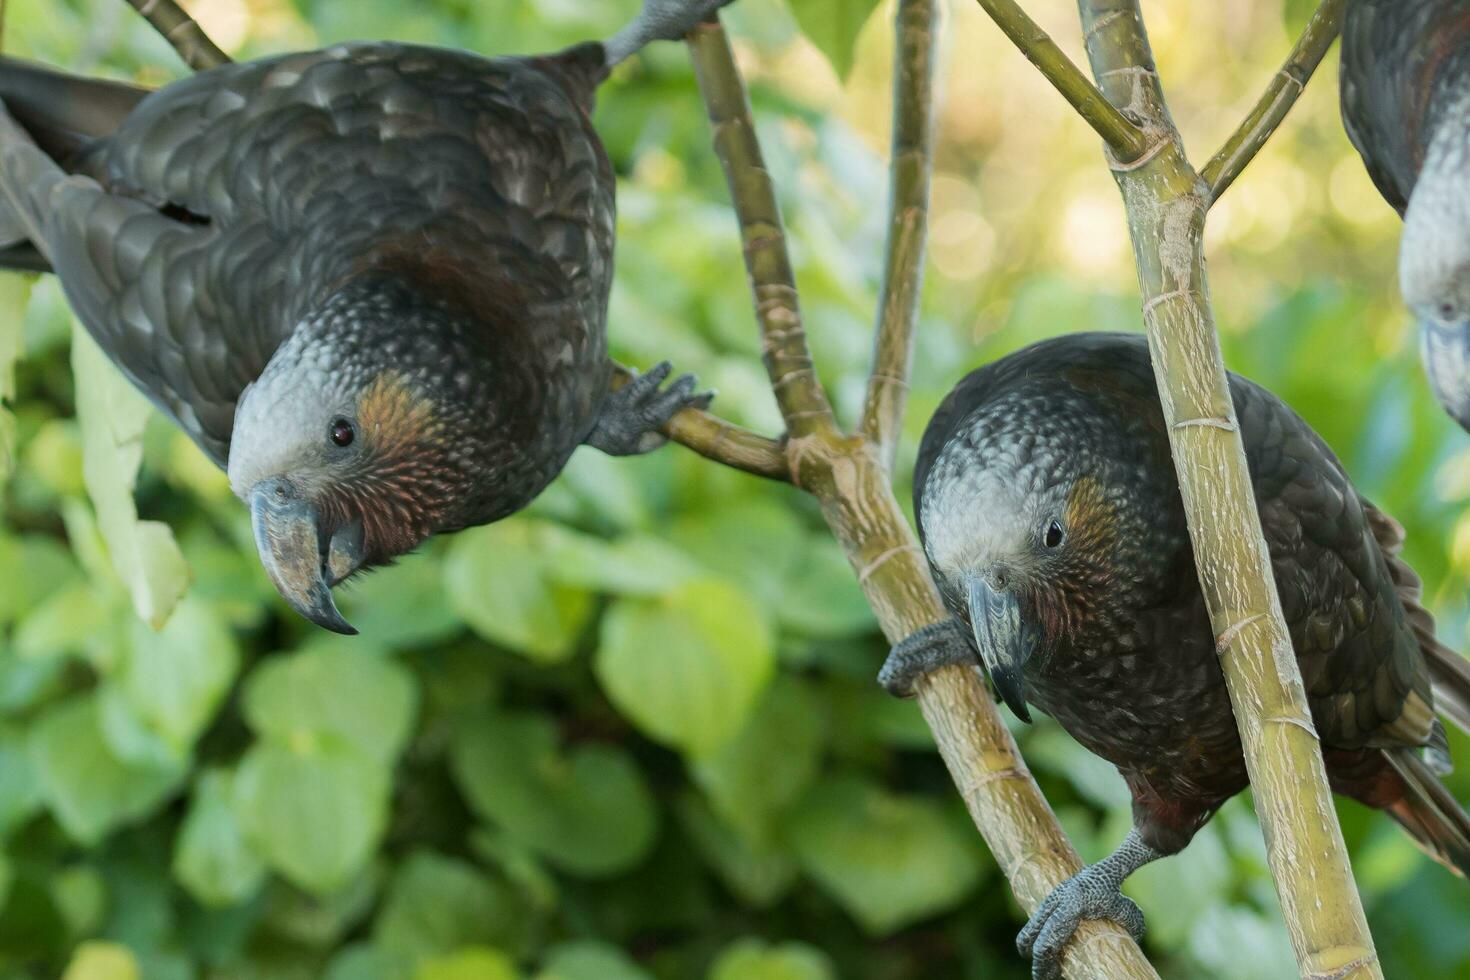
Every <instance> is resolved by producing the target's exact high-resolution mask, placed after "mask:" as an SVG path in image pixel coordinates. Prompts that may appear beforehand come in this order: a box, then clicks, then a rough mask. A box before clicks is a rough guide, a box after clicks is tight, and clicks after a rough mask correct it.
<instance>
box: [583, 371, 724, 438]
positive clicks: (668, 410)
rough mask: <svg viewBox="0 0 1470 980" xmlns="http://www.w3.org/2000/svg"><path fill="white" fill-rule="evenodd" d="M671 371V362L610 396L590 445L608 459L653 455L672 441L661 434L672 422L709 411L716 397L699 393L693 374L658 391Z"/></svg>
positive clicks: (643, 375)
mask: <svg viewBox="0 0 1470 980" xmlns="http://www.w3.org/2000/svg"><path fill="white" fill-rule="evenodd" d="M672 370H673V368H672V367H670V366H669V362H668V361H661V362H659V363H658V364H656V365H654V366H653V368H652V369H650V370H649V372H648V373H647V374H639V375H635V377H634V378H633V380H632V381H629V382H628V383H627V384H625V385H624V386H623V387H621V388H619V389H618V390H617V391H614V392H612V393H610V394H609V395H608V396H607V398H606V400H604V401H603V403H602V412H601V414H599V415H598V416H597V422H596V424H594V425H593V427H592V432H591V434H589V435H588V436H587V439H586V442H587V445H589V446H595V447H596V448H598V449H601V450H602V451H603V452H605V453H607V454H608V455H609V456H637V455H639V454H640V453H646V452H652V451H653V450H655V449H657V448H658V447H660V446H662V445H663V444H664V443H666V442H668V441H669V437H668V436H666V435H664V434H663V433H662V432H660V431H659V430H660V429H662V428H663V427H664V426H665V425H667V424H668V421H669V419H671V418H673V417H674V416H675V415H677V414H679V413H680V412H682V411H683V410H684V409H686V408H708V407H709V403H710V399H712V398H713V397H714V393H713V392H708V391H701V392H696V391H695V390H694V385H695V384H696V382H695V380H694V375H692V374H681V375H680V376H679V377H677V378H675V379H674V383H673V384H671V385H669V386H668V387H667V388H660V387H659V386H660V385H662V384H663V383H664V380H665V379H666V378H668V376H669V373H670V372H671V371H672Z"/></svg>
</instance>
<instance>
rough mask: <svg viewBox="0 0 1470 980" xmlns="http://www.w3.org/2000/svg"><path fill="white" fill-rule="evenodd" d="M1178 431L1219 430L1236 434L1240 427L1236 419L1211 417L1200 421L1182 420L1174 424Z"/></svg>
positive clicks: (1199, 419)
mask: <svg viewBox="0 0 1470 980" xmlns="http://www.w3.org/2000/svg"><path fill="white" fill-rule="evenodd" d="M1174 428H1176V429H1219V430H1221V431H1222V432H1234V431H1235V430H1236V429H1238V428H1240V426H1238V425H1236V424H1235V420H1234V419H1227V418H1221V417H1220V416H1218V415H1211V416H1207V417H1205V418H1198V419H1180V420H1179V421H1178V422H1175V423H1174Z"/></svg>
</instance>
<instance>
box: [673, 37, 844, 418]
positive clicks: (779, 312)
mask: <svg viewBox="0 0 1470 980" xmlns="http://www.w3.org/2000/svg"><path fill="white" fill-rule="evenodd" d="M688 42H689V56H690V59H691V60H692V61H693V63H694V75H695V78H696V79H698V81H699V90H700V92H701V94H702V95H703V96H704V103H705V106H706V107H707V108H708V110H709V120H710V127H711V129H712V130H713V131H714V145H715V153H716V154H717V155H718V156H719V158H720V161H721V163H722V164H723V165H724V168H725V178H726V180H727V181H728V182H729V185H730V198H731V200H732V201H733V203H734V205H735V214H736V217H737V218H738V219H739V221H740V237H741V242H742V245H743V246H744V252H745V269H746V272H747V273H748V275H749V277H750V288H751V293H752V294H753V295H754V298H755V309H756V317H757V318H758V319H759V321H760V330H761V341H762V344H761V347H762V351H761V357H762V360H764V361H765V365H766V372H767V373H768V374H769V375H770V377H771V388H772V390H773V391H774V392H775V394H776V404H777V405H779V406H780V408H781V416H782V418H784V419H785V420H786V429H787V431H788V432H789V433H790V434H791V436H792V438H800V437H802V436H807V435H813V434H824V435H826V434H831V433H835V432H836V431H837V422H836V420H835V419H834V418H833V415H832V406H831V404H830V403H829V402H828V400H827V393H826V392H825V391H823V390H822V385H821V382H820V381H818V380H817V373H816V370H815V368H814V367H813V366H812V355H811V352H810V351H809V350H808V349H807V343H806V329H805V328H804V327H803V326H802V320H801V307H800V303H799V301H798V298H797V293H796V277H795V274H794V273H793V272H792V271H791V257H790V255H789V254H788V253H787V250H786V230H785V226H784V223H783V222H782V219H781V208H780V205H779V204H778V203H777V202H776V189H775V186H774V185H773V184H772V183H771V174H770V171H768V170H767V169H766V163H765V160H764V158H763V157H762V155H761V147H760V141H759V139H758V138H757V137H756V132H755V121H754V119H752V117H751V114H750V100H749V99H748V98H746V94H745V85H744V82H743V81H742V80H741V77H740V72H739V69H737V68H736V67H735V55H734V54H733V53H732V52H731V50H730V42H729V39H728V38H727V37H726V36H725V32H724V30H723V29H721V28H720V26H719V24H718V23H715V22H711V23H707V24H703V25H701V26H700V27H698V28H696V29H695V30H694V31H693V33H691V34H690V35H689V38H688Z"/></svg>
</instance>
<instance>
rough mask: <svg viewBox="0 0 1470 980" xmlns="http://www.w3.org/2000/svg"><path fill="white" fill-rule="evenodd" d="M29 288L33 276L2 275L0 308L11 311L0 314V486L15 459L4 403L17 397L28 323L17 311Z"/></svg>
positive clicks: (12, 424)
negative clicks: (17, 374) (17, 370)
mask: <svg viewBox="0 0 1470 980" xmlns="http://www.w3.org/2000/svg"><path fill="white" fill-rule="evenodd" d="M30 291H31V280H29V279H25V278H22V277H21V276H18V275H16V274H15V273H13V272H7V273H5V274H4V275H0V309H3V310H6V311H8V312H7V314H6V315H5V316H4V317H0V487H3V486H4V484H5V480H6V479H7V478H8V477H9V476H10V471H11V467H12V465H13V463H14V460H15V416H14V415H12V414H11V413H10V411H9V409H7V408H6V407H5V404H4V403H5V402H9V401H11V400H12V399H14V398H15V362H16V361H18V360H20V354H21V332H22V329H23V328H24V326H25V319H24V318H23V317H20V316H18V315H16V313H17V311H19V310H23V309H25V306H26V303H27V301H28V299H29V294H30Z"/></svg>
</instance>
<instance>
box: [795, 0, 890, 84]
mask: <svg viewBox="0 0 1470 980" xmlns="http://www.w3.org/2000/svg"><path fill="white" fill-rule="evenodd" d="M790 2H791V12H792V14H794V15H795V17H796V23H797V24H798V25H799V26H800V27H801V32H802V33H803V34H805V35H806V36H807V39H808V40H810V41H811V42H812V43H813V44H815V45H816V46H817V49H818V50H819V51H821V52H822V54H824V55H826V56H827V60H828V61H830V62H831V63H832V70H833V71H835V72H837V77H838V78H843V79H845V78H847V73H848V72H849V71H851V70H852V61H853V54H854V50H853V49H854V48H855V47H856V46H857V39H858V34H860V33H861V32H862V29H863V25H864V24H866V23H867V22H868V18H869V17H870V16H872V13H873V9H874V8H875V7H877V6H878V0H790Z"/></svg>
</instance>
